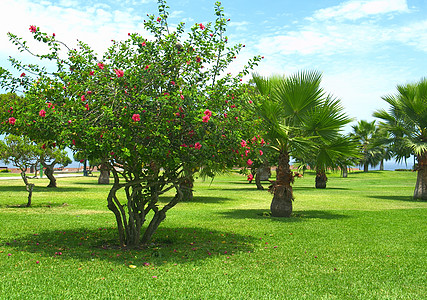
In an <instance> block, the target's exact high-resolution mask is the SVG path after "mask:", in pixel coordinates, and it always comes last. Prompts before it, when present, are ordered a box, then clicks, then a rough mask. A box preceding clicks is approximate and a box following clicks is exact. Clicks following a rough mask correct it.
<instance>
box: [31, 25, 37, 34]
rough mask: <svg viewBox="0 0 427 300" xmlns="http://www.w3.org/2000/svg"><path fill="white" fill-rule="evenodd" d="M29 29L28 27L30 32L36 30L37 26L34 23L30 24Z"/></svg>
mask: <svg viewBox="0 0 427 300" xmlns="http://www.w3.org/2000/svg"><path fill="white" fill-rule="evenodd" d="M29 29H30V32H32V33H34V32H36V31H37V27H36V26H34V25H31V26H30V28H29Z"/></svg>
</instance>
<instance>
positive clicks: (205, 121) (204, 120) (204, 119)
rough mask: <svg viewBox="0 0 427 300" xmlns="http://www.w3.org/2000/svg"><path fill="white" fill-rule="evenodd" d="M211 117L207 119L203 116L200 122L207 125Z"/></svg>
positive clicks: (206, 116)
mask: <svg viewBox="0 0 427 300" xmlns="http://www.w3.org/2000/svg"><path fill="white" fill-rule="evenodd" d="M210 118H211V117H209V116H208V115H204V116H203V118H202V121H203V122H204V123H207V122H209V119H210Z"/></svg>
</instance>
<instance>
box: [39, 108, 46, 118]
mask: <svg viewBox="0 0 427 300" xmlns="http://www.w3.org/2000/svg"><path fill="white" fill-rule="evenodd" d="M39 116H40V117H46V112H45V110H44V109H42V110H40V111H39Z"/></svg>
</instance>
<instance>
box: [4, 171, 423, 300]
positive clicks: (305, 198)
mask: <svg viewBox="0 0 427 300" xmlns="http://www.w3.org/2000/svg"><path fill="white" fill-rule="evenodd" d="M415 179H416V174H415V173H412V172H394V171H382V172H380V171H374V172H370V173H367V174H366V173H350V174H349V177H348V178H339V175H338V174H330V179H329V182H328V188H327V189H325V190H316V189H314V188H313V186H314V176H313V174H311V173H307V174H306V175H305V176H304V178H302V179H297V180H296V183H295V185H294V195H295V198H296V199H295V202H294V214H293V217H291V218H289V219H280V218H272V217H270V216H269V214H268V212H269V204H270V201H271V198H272V197H271V195H270V194H269V193H268V192H266V191H257V190H256V189H255V186H254V185H249V184H248V183H247V182H246V180H245V178H244V177H242V176H239V175H236V174H231V175H227V176H222V177H219V178H216V179H215V181H214V182H213V183H211V182H210V181H206V182H203V181H201V180H197V182H196V185H195V189H196V190H195V199H194V201H193V202H183V203H180V204H178V206H177V207H176V208H174V209H173V210H171V211H170V213H169V215H168V217H167V218H166V220H165V222H164V223H163V224H162V225H161V228H159V230H158V232H157V233H156V235H155V237H154V240H153V244H152V245H151V246H150V247H148V248H147V249H145V250H132V251H122V250H120V249H118V248H117V247H115V245H116V239H117V234H116V229H115V221H114V218H113V215H112V213H110V212H109V211H108V209H107V208H106V195H107V192H108V188H109V187H108V186H101V185H97V184H96V182H97V179H96V177H86V178H82V177H81V178H58V185H59V187H58V188H57V189H48V188H45V187H44V186H46V185H47V184H48V181H47V180H46V179H38V180H37V181H36V182H35V183H36V187H35V190H34V194H33V207H31V208H25V207H23V205H24V204H25V203H26V196H27V192H26V191H25V187H24V186H23V183H22V182H21V181H20V180H0V226H1V231H0V295H1V296H0V298H1V299H28V298H31V299H425V295H426V294H427V289H426V275H427V274H426V270H427V250H426V249H427V239H426V234H425V232H426V223H425V220H426V217H427V202H421V201H414V200H413V199H412V198H411V195H412V193H413V188H414V184H415ZM169 196H170V195H169ZM133 266H135V267H133Z"/></svg>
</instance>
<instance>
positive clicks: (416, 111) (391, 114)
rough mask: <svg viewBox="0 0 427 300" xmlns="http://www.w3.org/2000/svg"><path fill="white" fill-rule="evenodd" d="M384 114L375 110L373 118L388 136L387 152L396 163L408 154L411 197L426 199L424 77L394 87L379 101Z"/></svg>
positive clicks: (426, 105) (426, 84)
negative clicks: (411, 167)
mask: <svg viewBox="0 0 427 300" xmlns="http://www.w3.org/2000/svg"><path fill="white" fill-rule="evenodd" d="M382 99H383V100H384V101H386V102H387V103H388V104H389V109H388V111H386V110H378V111H376V112H375V113H374V117H376V118H379V119H381V120H382V122H381V125H382V126H384V128H385V129H386V130H387V131H388V133H389V134H390V141H391V149H392V151H393V153H394V154H395V156H396V159H397V161H402V160H404V159H405V160H406V159H407V158H408V157H409V156H410V155H411V154H414V155H415V157H416V159H417V164H416V166H414V169H415V170H416V171H417V182H416V185H415V191H414V198H415V199H422V200H427V78H422V79H421V80H420V81H418V82H416V83H410V84H406V85H398V86H397V92H396V93H395V94H392V95H386V96H384V97H383V98H382Z"/></svg>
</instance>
